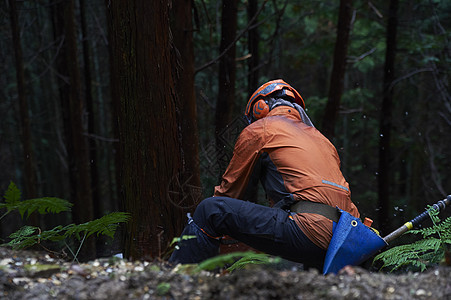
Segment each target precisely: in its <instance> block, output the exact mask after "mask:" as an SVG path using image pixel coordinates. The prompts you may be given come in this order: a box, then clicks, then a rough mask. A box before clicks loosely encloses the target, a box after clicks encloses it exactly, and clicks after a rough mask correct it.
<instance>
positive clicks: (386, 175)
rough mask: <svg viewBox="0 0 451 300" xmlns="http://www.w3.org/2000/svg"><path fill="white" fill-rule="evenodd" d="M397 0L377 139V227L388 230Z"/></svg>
mask: <svg viewBox="0 0 451 300" xmlns="http://www.w3.org/2000/svg"><path fill="white" fill-rule="evenodd" d="M397 13H398V0H390V7H389V11H388V25H387V40H386V45H387V46H386V52H385V67H384V86H383V99H382V107H381V116H380V140H379V181H378V198H379V205H378V206H379V216H378V218H379V227H381V228H386V230H390V216H389V212H390V207H389V206H390V200H389V199H390V147H391V146H390V135H391V127H392V103H393V86H392V85H393V80H394V78H395V76H394V75H395V57H396V33H397V27H398V17H397Z"/></svg>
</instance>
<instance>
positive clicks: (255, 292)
mask: <svg viewBox="0 0 451 300" xmlns="http://www.w3.org/2000/svg"><path fill="white" fill-rule="evenodd" d="M195 267H196V266H192V267H191V268H190V266H186V265H185V266H181V265H177V266H171V265H169V264H168V263H166V262H158V261H156V262H142V261H137V262H130V261H127V260H123V259H118V258H116V257H111V258H103V259H97V260H94V261H91V262H89V263H82V264H73V263H69V262H65V261H61V260H58V259H54V258H51V257H50V256H49V255H48V254H46V253H42V252H33V251H13V250H11V249H8V248H2V247H0V298H1V299H450V298H451V281H450V280H449V278H451V277H450V276H451V267H445V266H440V267H436V268H433V269H430V270H427V271H426V272H424V273H406V274H386V273H372V272H368V271H367V270H365V269H362V268H358V267H353V268H351V267H347V268H345V269H344V270H342V271H341V273H340V274H338V275H327V276H323V275H321V274H319V273H318V272H317V271H315V270H311V271H302V270H301V269H298V268H297V266H296V265H292V266H291V265H290V264H287V263H286V262H285V264H283V265H281V264H276V265H274V264H270V265H249V266H247V267H245V268H243V269H240V270H235V271H233V272H213V271H200V272H192V270H193V268H195ZM190 270H191V271H190Z"/></svg>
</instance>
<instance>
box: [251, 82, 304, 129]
mask: <svg viewBox="0 0 451 300" xmlns="http://www.w3.org/2000/svg"><path fill="white" fill-rule="evenodd" d="M276 92H277V96H278V97H283V98H287V97H288V98H291V99H290V101H292V102H294V103H297V104H299V105H300V106H301V107H302V108H304V109H305V104H304V99H302V97H301V95H300V94H299V93H298V92H297V91H296V90H295V89H294V88H293V87H292V86H291V85H289V84H288V83H286V82H285V81H283V80H282V79H277V80H272V81H268V82H267V83H265V84H263V85H262V86H261V87H259V88H258V89H257V90H256V91H255V92H254V93H253V94H252V96H251V98H250V99H249V102H248V103H247V106H246V110H245V112H244V115H245V116H246V118H247V119H248V120H251V119H252V118H253V119H254V120H255V119H260V118H263V117H264V116H266V114H267V113H268V112H269V107H268V105H267V103H266V102H265V101H264V99H263V98H264V97H266V96H269V95H271V94H274V93H276Z"/></svg>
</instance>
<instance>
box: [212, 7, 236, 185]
mask: <svg viewBox="0 0 451 300" xmlns="http://www.w3.org/2000/svg"><path fill="white" fill-rule="evenodd" d="M237 2H238V1H237V0H223V1H222V22H221V43H220V45H219V53H224V52H225V53H224V55H222V56H221V57H220V59H219V74H218V77H219V81H218V100H217V102H216V113H215V133H216V146H217V149H218V150H219V151H221V152H224V151H227V150H228V149H226V144H225V143H224V138H225V136H224V131H225V129H226V128H227V125H229V124H230V123H231V121H232V112H233V106H234V102H235V77H236V74H235V73H236V65H235V57H236V53H235V52H236V47H235V36H236V29H237ZM217 157H218V165H219V172H220V174H218V175H219V176H221V175H222V173H224V171H225V168H226V167H227V164H228V161H229V155H228V153H227V152H226V153H219V154H218V156H217Z"/></svg>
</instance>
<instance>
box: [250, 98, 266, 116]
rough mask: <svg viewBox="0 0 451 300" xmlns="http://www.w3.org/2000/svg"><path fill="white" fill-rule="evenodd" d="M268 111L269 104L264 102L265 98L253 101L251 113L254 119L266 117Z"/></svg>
mask: <svg viewBox="0 0 451 300" xmlns="http://www.w3.org/2000/svg"><path fill="white" fill-rule="evenodd" d="M268 113H269V105H268V104H267V103H266V102H265V100H263V99H260V100H258V101H257V102H255V104H254V107H253V108H252V114H253V116H254V118H255V119H257V120H258V119H261V118H264V117H266V115H267V114H268Z"/></svg>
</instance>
